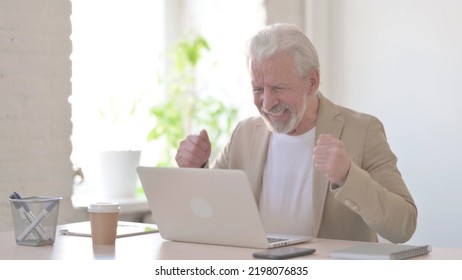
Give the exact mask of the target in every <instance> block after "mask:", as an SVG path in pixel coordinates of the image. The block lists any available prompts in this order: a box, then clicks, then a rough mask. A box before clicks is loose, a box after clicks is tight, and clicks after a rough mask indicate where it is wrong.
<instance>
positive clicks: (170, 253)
mask: <svg viewBox="0 0 462 280" xmlns="http://www.w3.org/2000/svg"><path fill="white" fill-rule="evenodd" d="M356 243H359V242H355V241H345V240H332V239H319V238H317V239H314V240H312V241H310V242H307V243H303V244H298V245H295V246H298V247H310V248H315V249H316V253H314V254H313V255H309V256H304V257H299V259H312V260H322V259H328V258H329V257H328V253H329V252H330V251H332V250H335V249H340V248H345V247H348V246H351V245H354V244H356ZM255 251H259V249H252V248H239V247H227V246H215V245H205V244H193V243H183V242H172V241H166V240H164V239H162V237H161V236H160V234H159V233H151V234H144V235H138V236H130V237H123V238H118V239H117V240H116V244H115V245H112V246H111V245H98V246H93V245H92V242H91V238H89V237H78V236H66V235H61V234H59V233H57V234H56V241H55V243H54V244H53V245H51V246H42V247H29V246H19V245H16V242H15V239H14V233H13V231H6V232H0V259H3V260H24V259H27V260H40V259H44V260H49V259H52V260H53V259H60V260H92V259H109V260H112V259H117V260H119V259H121V260H123V259H130V260H133V259H140V260H152V259H164V260H174V259H181V260H213V259H216V260H228V259H229V260H245V259H253V257H252V253H253V252H255ZM414 259H440V260H441V259H442V260H450V259H453V260H454V259H455V260H462V249H459V248H433V250H432V252H431V253H430V254H428V255H425V256H420V257H417V258H414Z"/></svg>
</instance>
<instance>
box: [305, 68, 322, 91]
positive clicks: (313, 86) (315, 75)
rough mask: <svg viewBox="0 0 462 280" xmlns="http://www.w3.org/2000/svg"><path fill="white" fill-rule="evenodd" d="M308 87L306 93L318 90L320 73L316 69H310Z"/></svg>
mask: <svg viewBox="0 0 462 280" xmlns="http://www.w3.org/2000/svg"><path fill="white" fill-rule="evenodd" d="M308 81H309V88H308V94H309V95H312V94H315V93H316V92H318V88H319V83H320V73H319V70H318V69H311V71H310V74H309V75H308Z"/></svg>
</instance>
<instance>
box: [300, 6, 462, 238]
mask: <svg viewBox="0 0 462 280" xmlns="http://www.w3.org/2000/svg"><path fill="white" fill-rule="evenodd" d="M313 2H314V1H313ZM326 2H327V4H323V5H319V3H317V4H313V3H312V5H311V6H310V8H311V10H309V13H310V14H313V13H314V14H321V15H326V16H325V17H323V18H319V16H318V17H314V18H313V17H312V18H311V20H312V21H309V22H308V23H307V25H308V26H309V28H307V30H313V29H316V30H318V29H317V28H318V27H319V30H323V31H325V32H324V33H322V34H320V33H319V32H312V35H313V41H314V43H315V45H317V47H318V48H319V49H320V53H321V54H322V55H321V65H325V66H326V67H324V68H323V70H326V71H324V72H322V75H321V76H323V84H322V90H323V91H324V93H325V94H326V95H327V96H329V97H331V98H332V99H334V100H335V101H336V102H338V103H340V104H343V105H346V106H348V107H351V108H353V109H357V110H360V111H363V112H367V113H370V114H373V115H376V116H377V117H379V118H380V119H381V120H382V121H383V123H384V125H385V129H386V131H387V136H388V139H389V142H390V144H391V147H392V149H393V150H394V151H395V153H396V154H397V156H398V159H399V161H398V165H399V168H400V170H401V171H402V174H403V177H404V179H405V181H406V182H407V184H408V187H409V189H410V191H411V193H412V194H413V197H414V199H415V201H416V203H417V207H418V210H419V216H418V227H417V231H416V233H415V235H414V237H413V238H412V240H411V241H410V243H430V244H432V245H433V246H455V247H462V238H461V236H462V219H461V216H462V203H460V198H461V197H462V181H461V179H460V177H459V174H461V171H460V169H461V168H462V145H461V143H462V122H461V120H462V110H461V108H460V107H461V104H462V94H461V92H462V78H461V73H462V32H460V27H461V26H462V17H461V16H460V15H461V14H462V2H461V1H457V0H438V1H437V0H377V1H370V0H349V1H337V0H330V1H326ZM316 5H317V6H316ZM326 34H327V35H326Z"/></svg>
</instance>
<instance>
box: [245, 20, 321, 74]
mask: <svg viewBox="0 0 462 280" xmlns="http://www.w3.org/2000/svg"><path fill="white" fill-rule="evenodd" d="M247 51H248V53H247V58H248V63H250V61H251V60H252V59H256V60H266V59H269V58H271V57H273V56H274V55H277V54H281V53H290V52H293V59H294V63H295V67H296V68H297V71H298V73H299V75H300V77H306V76H307V75H308V74H309V72H310V71H311V70H312V69H317V70H319V68H320V65H319V58H318V54H317V52H316V49H315V48H314V46H313V44H312V43H311V41H310V39H308V37H307V36H306V35H305V34H304V33H303V31H302V30H301V29H300V28H298V27H297V26H295V25H293V24H287V23H277V24H273V25H270V26H267V27H266V28H264V29H262V30H261V31H259V32H258V33H257V34H256V35H254V36H253V37H252V38H251V39H250V41H249V45H248V50H247Z"/></svg>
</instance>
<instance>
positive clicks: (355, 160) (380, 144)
mask: <svg viewBox="0 0 462 280" xmlns="http://www.w3.org/2000/svg"><path fill="white" fill-rule="evenodd" d="M319 98H320V103H319V110H318V118H317V122H316V139H317V138H318V136H319V134H331V135H334V136H336V137H338V138H339V139H341V140H342V141H343V143H344V145H345V146H346V149H347V151H348V154H349V157H350V159H351V160H352V165H351V167H350V171H349V174H348V177H347V180H346V182H345V184H344V185H343V186H342V187H338V186H335V185H333V184H331V183H330V182H329V181H328V180H327V178H326V177H325V176H324V175H322V174H320V173H318V172H316V171H314V178H313V212H314V228H315V233H316V234H315V236H316V237H319V238H332V239H345V240H360V241H377V240H378V239H377V233H378V234H380V235H381V236H382V237H383V238H385V239H388V240H389V241H391V242H394V243H403V242H406V241H408V240H409V239H410V238H411V236H412V235H413V233H414V231H415V229H416V224H417V208H416V206H415V203H414V200H413V199H412V196H411V194H410V193H409V191H408V189H407V187H406V184H405V183H404V181H403V179H402V177H401V174H400V172H399V171H398V168H397V166H396V163H397V159H396V157H395V155H394V154H393V152H392V151H391V149H390V147H389V145H388V142H387V139H386V136H385V131H384V128H383V125H382V123H381V122H380V121H379V120H378V119H377V118H375V117H373V116H370V115H366V114H362V113H358V112H355V111H353V110H350V109H347V108H344V107H341V106H338V105H335V104H334V103H332V102H331V101H329V100H328V99H327V98H325V97H324V96H323V95H321V94H319ZM270 136H271V133H270V131H269V130H268V128H267V127H266V124H265V123H264V121H263V120H262V119H261V117H252V118H248V119H245V120H243V121H241V122H240V123H239V124H238V125H237V126H236V128H235V130H234V131H233V134H232V136H231V139H230V142H229V143H228V144H227V146H226V147H225V148H224V150H223V152H222V153H221V155H220V156H218V158H217V159H216V160H215V162H213V164H212V165H211V167H212V168H228V169H241V170H244V171H245V172H246V173H247V175H248V177H249V181H250V185H251V187H252V191H253V194H254V195H255V199H256V201H257V203H258V201H259V198H260V190H261V188H262V179H263V170H264V167H265V163H266V157H267V151H268V143H269V139H270ZM300 155H301V156H302V155H303V152H302V151H301V152H300ZM281 164H290V163H281ZM294 168H296V167H294Z"/></svg>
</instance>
